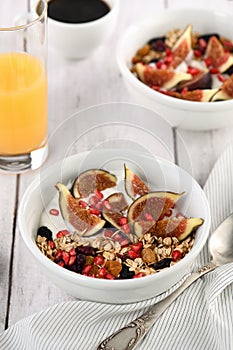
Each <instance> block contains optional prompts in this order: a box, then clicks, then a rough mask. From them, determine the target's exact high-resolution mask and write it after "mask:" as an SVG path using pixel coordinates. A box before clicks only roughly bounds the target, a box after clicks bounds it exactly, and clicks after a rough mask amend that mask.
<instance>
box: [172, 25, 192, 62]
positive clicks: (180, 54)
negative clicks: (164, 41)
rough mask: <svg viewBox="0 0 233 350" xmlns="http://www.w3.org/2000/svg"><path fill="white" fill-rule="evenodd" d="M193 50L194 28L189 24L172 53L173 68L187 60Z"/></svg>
mask: <svg viewBox="0 0 233 350" xmlns="http://www.w3.org/2000/svg"><path fill="white" fill-rule="evenodd" d="M191 49H192V26H191V25H190V24H189V25H188V26H187V27H186V29H185V31H184V32H183V34H181V36H180V37H179V38H178V39H177V41H176V42H175V44H174V46H173V48H172V52H173V61H172V67H173V68H176V67H177V66H178V65H179V64H180V63H181V62H182V61H184V60H185V58H186V57H187V55H188V54H189V52H190V51H191Z"/></svg>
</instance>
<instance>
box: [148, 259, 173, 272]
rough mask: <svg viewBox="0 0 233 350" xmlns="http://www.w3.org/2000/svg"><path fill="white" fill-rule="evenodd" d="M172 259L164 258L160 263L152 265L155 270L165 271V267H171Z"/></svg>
mask: <svg viewBox="0 0 233 350" xmlns="http://www.w3.org/2000/svg"><path fill="white" fill-rule="evenodd" d="M171 261H172V259H171V258H164V259H162V260H160V261H158V262H157V263H156V264H154V265H152V266H151V267H153V268H154V269H155V270H161V269H164V268H165V267H170V264H171Z"/></svg>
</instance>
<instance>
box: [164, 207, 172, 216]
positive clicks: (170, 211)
mask: <svg viewBox="0 0 233 350" xmlns="http://www.w3.org/2000/svg"><path fill="white" fill-rule="evenodd" d="M165 215H166V216H168V217H170V216H171V215H172V210H171V209H169V210H168V211H167V212H166V214H165Z"/></svg>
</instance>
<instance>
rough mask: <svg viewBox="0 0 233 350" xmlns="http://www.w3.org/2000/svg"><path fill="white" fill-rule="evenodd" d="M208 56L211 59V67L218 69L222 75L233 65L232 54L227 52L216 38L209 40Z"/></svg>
mask: <svg viewBox="0 0 233 350" xmlns="http://www.w3.org/2000/svg"><path fill="white" fill-rule="evenodd" d="M206 56H207V57H208V58H209V59H210V62H211V65H212V66H213V67H214V68H217V69H218V70H219V72H220V73H223V72H225V71H226V70H228V69H229V68H230V67H231V66H232V65H233V56H232V55H231V54H230V52H225V50H224V47H223V45H222V44H221V42H220V41H219V40H218V39H217V38H216V37H215V36H212V37H211V38H210V39H209V42H208V45H207V48H206Z"/></svg>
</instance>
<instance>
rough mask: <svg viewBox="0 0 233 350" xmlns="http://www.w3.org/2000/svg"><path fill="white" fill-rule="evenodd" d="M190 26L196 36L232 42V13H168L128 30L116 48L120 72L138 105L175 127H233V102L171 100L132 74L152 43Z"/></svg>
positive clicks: (188, 10) (172, 11)
mask: <svg viewBox="0 0 233 350" xmlns="http://www.w3.org/2000/svg"><path fill="white" fill-rule="evenodd" d="M188 24H192V25H193V30H194V31H196V32H199V33H203V34H207V33H219V34H221V35H223V36H226V37H227V38H229V39H233V14H231V13H223V12H221V11H214V10H204V9H177V10H166V11H164V12H162V13H158V14H156V15H154V16H153V19H151V20H149V19H147V20H146V21H145V22H143V23H139V24H138V25H134V26H132V27H130V28H129V29H127V30H126V32H125V33H124V35H123V37H122V38H121V39H120V41H119V45H118V48H117V59H118V64H119V68H120V71H121V73H122V75H123V78H124V81H125V83H126V85H127V87H128V88H129V90H130V92H131V93H132V95H133V96H134V97H135V101H137V103H140V104H141V105H143V106H145V107H149V108H151V109H152V110H154V111H156V112H157V113H159V114H160V115H161V116H163V117H164V118H165V119H166V120H167V121H168V122H169V123H170V124H171V125H172V126H178V127H181V128H185V129H194V130H207V129H215V128H220V127H227V126H228V125H230V124H233V115H232V111H233V100H228V101H221V102H215V103H209V102H191V101H184V100H180V99H176V98H173V97H169V96H166V95H163V94H161V93H159V92H156V91H154V90H152V89H151V88H149V87H148V86H146V85H145V84H143V83H142V82H141V81H139V80H138V79H137V78H136V77H135V76H134V75H133V74H132V73H131V72H130V70H129V68H130V66H131V59H132V57H133V56H134V55H135V53H136V51H137V50H138V49H139V48H140V47H142V46H143V45H144V44H145V43H146V42H147V41H148V40H149V39H151V38H153V37H157V36H162V35H164V34H165V33H166V32H167V31H169V30H172V29H174V28H185V27H186V26H187V25H188Z"/></svg>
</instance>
